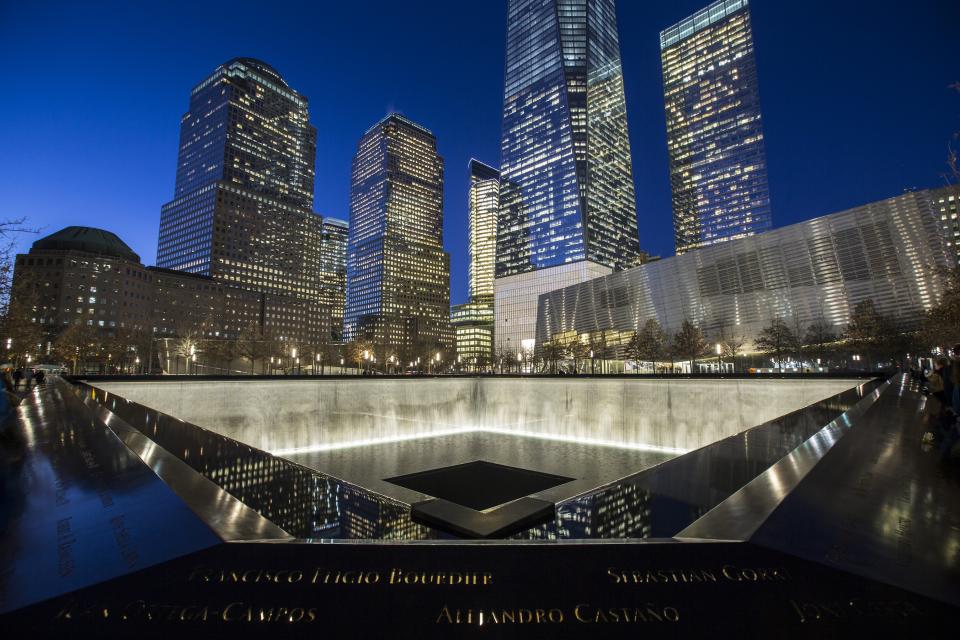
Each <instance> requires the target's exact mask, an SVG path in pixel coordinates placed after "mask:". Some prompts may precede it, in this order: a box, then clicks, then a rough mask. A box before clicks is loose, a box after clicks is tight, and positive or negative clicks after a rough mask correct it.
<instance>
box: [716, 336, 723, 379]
mask: <svg viewBox="0 0 960 640" xmlns="http://www.w3.org/2000/svg"><path fill="white" fill-rule="evenodd" d="M722 352H723V348H722V347H721V346H720V343H719V342H718V343H717V373H721V369H722V368H723V363H722V362H721V361H720V354H721V353H722Z"/></svg>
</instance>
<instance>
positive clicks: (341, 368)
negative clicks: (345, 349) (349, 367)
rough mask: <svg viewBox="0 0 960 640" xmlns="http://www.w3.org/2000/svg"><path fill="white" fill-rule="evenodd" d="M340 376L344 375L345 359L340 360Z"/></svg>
mask: <svg viewBox="0 0 960 640" xmlns="http://www.w3.org/2000/svg"><path fill="white" fill-rule="evenodd" d="M340 375H343V358H340Z"/></svg>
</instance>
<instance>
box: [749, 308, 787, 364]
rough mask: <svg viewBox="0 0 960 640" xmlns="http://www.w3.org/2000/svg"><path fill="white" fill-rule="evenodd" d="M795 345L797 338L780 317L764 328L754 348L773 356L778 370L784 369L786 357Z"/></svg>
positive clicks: (755, 341)
mask: <svg viewBox="0 0 960 640" xmlns="http://www.w3.org/2000/svg"><path fill="white" fill-rule="evenodd" d="M795 343H796V337H795V336H794V335H793V332H792V331H791V330H790V327H789V326H787V323H786V322H784V321H783V318H781V317H780V316H776V317H775V318H774V319H773V322H771V323H770V325H769V326H767V327H764V329H763V331H761V332H760V335H759V336H757V339H756V340H754V346H755V347H756V348H757V350H758V351H760V352H761V353H766V354H769V355H771V356H773V359H774V361H776V363H777V369H783V361H784V357H785V356H786V355H787V353H788V352H789V350H790V347H791V345H793V344H795Z"/></svg>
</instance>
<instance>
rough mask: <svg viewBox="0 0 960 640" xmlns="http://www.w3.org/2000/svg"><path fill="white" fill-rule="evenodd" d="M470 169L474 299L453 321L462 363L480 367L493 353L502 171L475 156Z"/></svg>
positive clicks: (453, 312)
mask: <svg viewBox="0 0 960 640" xmlns="http://www.w3.org/2000/svg"><path fill="white" fill-rule="evenodd" d="M469 170H470V189H469V195H468V198H467V200H468V210H469V228H470V301H469V302H467V303H466V304H461V305H457V306H455V307H453V309H452V310H451V313H450V323H451V324H452V325H453V328H454V331H455V333H456V343H457V357H458V359H459V360H460V363H461V365H463V366H465V367H467V368H476V367H480V366H483V365H484V364H486V363H488V362H489V361H490V359H491V357H492V356H493V293H494V289H493V275H494V268H495V266H496V259H497V214H498V211H499V207H500V172H499V171H497V170H496V169H494V168H493V167H491V166H489V165H486V164H484V163H482V162H480V161H479V160H475V159H471V160H470V164H469Z"/></svg>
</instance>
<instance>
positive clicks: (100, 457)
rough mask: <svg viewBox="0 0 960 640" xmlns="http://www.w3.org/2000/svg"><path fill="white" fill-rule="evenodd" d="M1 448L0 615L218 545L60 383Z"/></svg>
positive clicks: (6, 428)
mask: <svg viewBox="0 0 960 640" xmlns="http://www.w3.org/2000/svg"><path fill="white" fill-rule="evenodd" d="M51 382H53V381H51ZM0 445H2V446H0V461H2V478H0V480H2V485H0V612H5V611H10V610H12V609H16V608H18V607H21V606H24V605H26V604H29V603H31V602H36V601H39V600H42V599H46V598H49V597H52V596H55V595H58V594H60V593H66V592H68V591H72V590H74V589H79V588H81V587H85V586H87V585H90V584H93V583H96V582H100V581H102V580H106V579H109V578H113V577H116V576H120V575H123V574H126V573H130V572H132V571H137V570H140V569H142V568H144V567H148V566H151V565H153V564H156V563H158V562H164V561H166V560H169V559H171V558H175V557H178V556H181V555H184V554H186V553H190V552H193V551H197V550H199V549H203V548H206V547H210V546H211V545H216V544H219V543H220V539H219V538H218V537H217V536H216V535H215V534H214V533H213V531H211V530H210V529H209V528H208V527H207V526H206V525H204V524H203V522H201V520H200V519H199V518H197V517H196V516H195V515H194V514H193V512H191V511H190V509H189V508H188V507H187V506H186V505H185V504H184V503H183V502H182V501H181V500H180V499H179V498H178V497H177V496H176V495H175V494H174V493H173V492H172V491H171V490H170V489H169V488H168V487H167V486H166V485H164V483H163V482H161V481H160V479H159V478H157V476H156V475H154V473H153V472H152V471H151V470H150V469H149V468H148V467H147V466H146V465H145V464H144V463H143V462H142V461H141V460H140V459H139V458H138V457H137V456H135V455H134V454H133V453H131V452H130V451H129V450H128V449H127V448H126V447H125V446H124V445H123V444H122V443H121V442H120V441H119V440H118V439H117V437H116V436H115V435H114V434H113V433H112V432H111V431H110V430H109V429H108V428H107V427H105V426H104V425H103V424H102V423H100V422H98V421H96V420H94V419H93V418H92V416H91V415H90V414H89V413H88V412H87V411H85V409H84V407H83V405H82V404H81V402H80V401H79V400H78V399H77V398H76V397H75V396H74V395H73V393H72V392H70V391H69V390H67V389H66V385H55V384H51V383H48V384H47V385H46V386H45V387H42V388H39V389H34V390H33V391H32V393H31V394H29V395H28V397H27V398H26V400H25V401H24V402H23V404H22V405H21V406H20V407H18V408H17V409H16V412H15V414H13V415H10V416H9V417H8V418H7V420H6V421H5V423H4V424H3V425H2V429H0Z"/></svg>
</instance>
